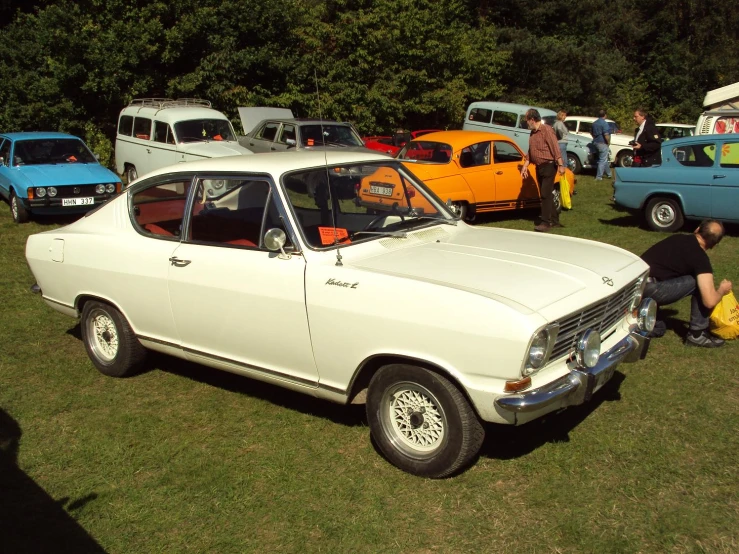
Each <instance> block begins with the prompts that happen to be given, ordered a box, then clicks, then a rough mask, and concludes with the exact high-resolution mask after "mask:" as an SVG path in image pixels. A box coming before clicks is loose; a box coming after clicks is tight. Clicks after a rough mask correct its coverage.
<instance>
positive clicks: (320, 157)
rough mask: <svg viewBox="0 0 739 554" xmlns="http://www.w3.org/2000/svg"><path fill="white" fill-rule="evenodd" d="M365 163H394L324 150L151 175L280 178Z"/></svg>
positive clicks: (225, 160) (178, 167) (228, 159)
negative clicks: (318, 169)
mask: <svg viewBox="0 0 739 554" xmlns="http://www.w3.org/2000/svg"><path fill="white" fill-rule="evenodd" d="M366 162H393V163H394V162H395V160H393V159H392V158H391V157H390V156H387V155H385V154H382V153H380V152H373V151H371V150H370V151H368V152H357V151H348V152H347V151H343V150H342V149H341V148H332V149H328V148H326V149H321V150H297V151H295V150H292V151H287V152H268V153H265V154H254V155H252V156H224V157H222V158H209V159H207V160H201V161H193V162H187V163H185V164H175V165H171V166H168V167H163V168H161V169H157V170H155V171H152V172H151V173H148V174H147V175H146V177H150V176H152V175H163V174H167V173H229V172H233V173H243V172H248V173H269V174H272V175H281V174H283V173H287V172H289V171H296V170H300V169H310V168H316V167H327V166H334V165H344V164H350V163H366Z"/></svg>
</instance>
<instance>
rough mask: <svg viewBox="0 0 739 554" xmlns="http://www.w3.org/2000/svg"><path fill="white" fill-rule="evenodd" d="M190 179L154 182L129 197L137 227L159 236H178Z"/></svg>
mask: <svg viewBox="0 0 739 554" xmlns="http://www.w3.org/2000/svg"><path fill="white" fill-rule="evenodd" d="M191 182H192V181H191V180H190V179H187V180H183V179H182V178H179V179H174V180H171V181H165V182H164V183H157V184H154V185H152V186H150V187H147V188H145V189H142V190H139V191H136V192H135V193H133V195H132V196H131V210H132V215H133V217H132V219H133V221H134V222H135V225H136V227H137V228H138V230H139V231H140V232H141V233H143V234H145V235H152V236H156V237H158V238H170V239H173V238H178V237H179V236H180V235H181V231H182V221H183V220H184V219H185V205H186V204H187V196H188V193H189V192H190V185H191Z"/></svg>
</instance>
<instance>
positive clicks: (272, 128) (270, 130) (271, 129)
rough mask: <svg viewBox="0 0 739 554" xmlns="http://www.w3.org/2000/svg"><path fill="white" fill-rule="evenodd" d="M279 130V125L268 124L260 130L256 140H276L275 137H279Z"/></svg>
mask: <svg viewBox="0 0 739 554" xmlns="http://www.w3.org/2000/svg"><path fill="white" fill-rule="evenodd" d="M279 128H280V124H279V123H267V124H266V125H265V126H264V127H262V128H261V129H260V130H259V132H258V133H257V136H256V138H258V139H262V140H275V137H276V136H277V129H279Z"/></svg>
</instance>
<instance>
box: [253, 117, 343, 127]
mask: <svg viewBox="0 0 739 554" xmlns="http://www.w3.org/2000/svg"><path fill="white" fill-rule="evenodd" d="M267 121H272V122H274V123H295V124H297V125H321V124H323V125H343V126H346V127H351V123H349V122H347V121H334V120H332V119H316V118H311V117H292V118H284V119H283V118H268V119H263V120H262V122H261V123H259V124H257V126H256V127H259V126H260V125H261V124H262V123H265V122H267ZM256 127H255V128H256Z"/></svg>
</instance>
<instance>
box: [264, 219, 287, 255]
mask: <svg viewBox="0 0 739 554" xmlns="http://www.w3.org/2000/svg"><path fill="white" fill-rule="evenodd" d="M286 242H287V235H285V231H283V230H282V229H278V228H276V227H275V228H272V229H270V230H269V231H267V232H266V233H264V246H265V247H266V248H267V250H271V251H272V252H277V251H278V250H279V251H280V254H279V256H277V257H278V258H280V259H281V260H289V259H290V254H287V253H286V252H285V248H284V246H285V243H286Z"/></svg>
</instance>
